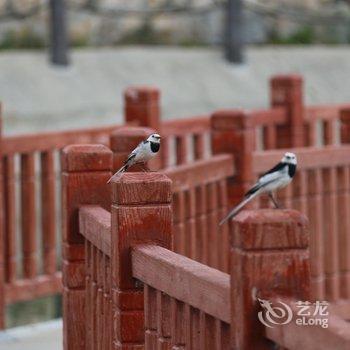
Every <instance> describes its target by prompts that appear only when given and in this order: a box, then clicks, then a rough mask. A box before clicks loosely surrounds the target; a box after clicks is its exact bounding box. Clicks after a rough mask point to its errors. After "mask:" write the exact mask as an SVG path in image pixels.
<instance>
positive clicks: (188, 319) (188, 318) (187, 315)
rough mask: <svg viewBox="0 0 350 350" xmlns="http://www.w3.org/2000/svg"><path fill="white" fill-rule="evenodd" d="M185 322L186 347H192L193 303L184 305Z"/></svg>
mask: <svg viewBox="0 0 350 350" xmlns="http://www.w3.org/2000/svg"><path fill="white" fill-rule="evenodd" d="M182 322H183V323H184V324H185V344H186V345H185V348H186V349H192V342H191V336H192V319H191V305H189V304H185V305H184V318H183V321H182Z"/></svg>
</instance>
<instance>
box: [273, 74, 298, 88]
mask: <svg viewBox="0 0 350 350" xmlns="http://www.w3.org/2000/svg"><path fill="white" fill-rule="evenodd" d="M303 81H304V79H303V76H302V75H300V74H277V75H274V76H272V77H271V79H270V83H271V85H272V86H274V85H280V84H283V85H285V86H287V85H290V86H293V85H300V84H302V83H303Z"/></svg>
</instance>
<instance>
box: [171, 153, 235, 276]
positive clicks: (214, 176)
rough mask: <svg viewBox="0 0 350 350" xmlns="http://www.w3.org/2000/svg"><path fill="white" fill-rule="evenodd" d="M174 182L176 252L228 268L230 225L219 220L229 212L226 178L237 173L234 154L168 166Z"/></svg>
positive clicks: (221, 268)
mask: <svg viewBox="0 0 350 350" xmlns="http://www.w3.org/2000/svg"><path fill="white" fill-rule="evenodd" d="M165 174H166V175H167V176H168V177H169V178H170V179H171V180H172V181H173V188H172V189H173V213H174V251H175V252H176V253H179V254H182V255H185V256H187V257H189V258H191V259H194V260H196V261H199V262H201V263H203V264H207V265H208V266H211V267H214V268H217V269H219V270H221V271H224V272H227V271H228V265H229V264H228V260H229V256H228V253H227V252H228V246H229V236H228V226H227V225H223V226H222V227H221V228H220V234H217V228H218V223H219V221H220V220H221V219H222V217H223V216H224V215H225V214H226V213H227V211H228V207H227V194H226V191H227V185H226V182H227V178H228V177H230V176H232V175H233V174H234V169H233V162H232V157H231V156H230V155H224V154H221V155H218V156H213V157H211V158H208V159H206V160H199V161H196V162H193V163H192V164H186V165H180V166H176V167H172V168H169V169H167V170H166V171H165Z"/></svg>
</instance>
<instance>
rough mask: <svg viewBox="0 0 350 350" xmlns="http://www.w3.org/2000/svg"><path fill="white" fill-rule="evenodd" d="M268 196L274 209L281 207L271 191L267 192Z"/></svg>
mask: <svg viewBox="0 0 350 350" xmlns="http://www.w3.org/2000/svg"><path fill="white" fill-rule="evenodd" d="M269 198H270V199H271V200H272V203H273V204H274V206H275V209H279V208H281V206H280V205H279V204H278V202H277V201H276V199H275V198H274V196H273V194H272V192H269Z"/></svg>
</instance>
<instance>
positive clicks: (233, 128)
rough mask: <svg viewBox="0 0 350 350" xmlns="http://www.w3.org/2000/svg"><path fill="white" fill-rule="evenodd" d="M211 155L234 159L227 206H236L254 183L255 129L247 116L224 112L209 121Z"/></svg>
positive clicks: (232, 111) (239, 111)
mask: <svg viewBox="0 0 350 350" xmlns="http://www.w3.org/2000/svg"><path fill="white" fill-rule="evenodd" d="M211 131H212V132H211V135H212V150H213V154H221V153H228V154H232V155H233V159H234V163H235V176H234V177H231V178H229V179H228V184H227V189H228V204H229V206H232V205H235V204H237V203H238V202H239V201H240V200H241V199H242V198H243V196H244V193H245V192H246V191H247V190H248V188H249V186H250V185H251V182H252V181H253V180H254V178H253V176H254V174H253V170H252V157H253V151H255V147H256V135H255V128H254V126H253V125H252V121H251V119H250V118H249V116H247V115H246V113H244V112H243V111H241V110H223V111H217V112H215V113H214V114H213V115H212V117H211Z"/></svg>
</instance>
